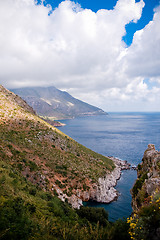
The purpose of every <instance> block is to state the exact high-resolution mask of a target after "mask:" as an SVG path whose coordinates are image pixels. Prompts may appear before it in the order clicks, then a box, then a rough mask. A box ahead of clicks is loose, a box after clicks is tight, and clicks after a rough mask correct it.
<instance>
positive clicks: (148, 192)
mask: <svg viewBox="0 0 160 240" xmlns="http://www.w3.org/2000/svg"><path fill="white" fill-rule="evenodd" d="M132 207H133V214H132V217H131V218H130V219H128V223H130V235H131V237H132V239H135V240H139V239H144V240H159V239H160V152H158V151H157V150H156V149H155V146H154V145H153V144H149V145H148V149H147V150H146V151H145V153H144V156H143V159H142V163H141V164H139V165H138V171H137V180H136V182H135V184H134V186H133V188H132Z"/></svg>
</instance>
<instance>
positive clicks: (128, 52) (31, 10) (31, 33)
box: [0, 0, 160, 110]
mask: <svg viewBox="0 0 160 240" xmlns="http://www.w3.org/2000/svg"><path fill="white" fill-rule="evenodd" d="M143 7H144V2H143V1H142V0H141V1H140V2H137V3H135V0H119V1H118V2H117V5H116V6H115V8H114V9H113V10H99V11H98V12H97V13H94V12H92V11H91V10H88V9H82V8H81V7H80V5H78V4H75V3H73V2H71V1H64V2H62V3H61V4H60V5H59V7H58V8H56V9H55V10H54V11H53V12H52V14H51V15H50V16H49V15H48V12H49V11H50V8H47V7H44V6H43V5H38V6H37V5H35V3H34V1H33V0H5V1H0V53H1V54H0V69H1V71H0V81H1V83H2V84H3V85H5V86H6V87H8V88H12V87H21V86H40V85H41V86H46V85H48V86H50V85H54V86H56V87H58V88H61V89H68V90H69V91H70V93H72V94H73V95H74V96H76V97H79V98H81V99H83V100H86V101H88V102H90V103H92V104H95V105H97V106H99V107H103V108H105V110H108V109H109V110H117V106H119V107H121V110H123V109H124V108H125V109H126V110H127V109H129V108H130V107H132V109H134V106H136V105H137V103H138V101H139V106H140V107H141V108H142V107H143V106H144V104H143V103H142V102H143V101H144V99H151V100H152V103H153V102H154V101H157V99H159V98H158V94H159V88H158V87H157V86H156V89H151V90H148V88H147V85H146V84H145V83H144V82H143V80H144V79H145V78H146V77H148V78H151V79H152V80H151V81H157V82H159V79H160V72H159V71H160V68H159V67H158V66H160V54H159V52H160V33H159V31H158V29H159V27H160V20H159V19H160V18H159V15H160V11H159V9H157V10H156V13H155V15H154V19H153V21H152V22H151V23H150V24H149V25H148V26H146V27H145V29H143V30H142V31H141V32H137V33H136V34H135V36H134V40H133V44H132V45H131V47H129V48H128V49H127V48H126V46H125V44H124V42H123V41H122V37H123V36H124V35H125V25H126V24H127V23H129V22H131V21H134V22H136V21H137V20H138V19H139V18H140V17H141V14H142V9H143ZM153 36H154V38H153ZM155 44H156V47H155ZM158 51H159V52H158ZM149 94H151V96H152V95H153V94H154V97H151V96H150V98H148V96H149ZM147 101H149V100H147ZM147 103H148V104H149V102H147ZM117 104H118V105H117ZM148 109H149V107H148ZM157 109H159V106H157Z"/></svg>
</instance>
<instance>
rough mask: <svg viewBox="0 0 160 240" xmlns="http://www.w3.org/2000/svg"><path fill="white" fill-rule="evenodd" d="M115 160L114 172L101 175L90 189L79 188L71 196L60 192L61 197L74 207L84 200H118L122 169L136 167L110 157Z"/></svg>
mask: <svg viewBox="0 0 160 240" xmlns="http://www.w3.org/2000/svg"><path fill="white" fill-rule="evenodd" d="M108 158H110V159H111V160H112V161H114V164H115V168H114V170H113V171H112V172H108V173H107V174H106V176H104V177H100V178H99V179H98V182H97V183H93V184H92V185H90V188H89V190H88V191H82V190H79V189H77V190H76V191H75V194H73V195H72V196H71V197H68V196H67V195H65V194H63V193H62V192H58V195H59V198H60V199H61V200H62V201H65V199H66V198H67V201H68V202H69V203H70V204H71V205H72V207H73V208H80V206H82V205H83V202H87V201H96V202H100V203H110V202H112V201H114V200H117V198H118V196H119V195H120V193H119V192H118V191H117V190H116V189H115V186H116V184H117V181H118V180H119V179H120V177H121V173H122V170H130V169H135V167H134V166H131V164H129V163H128V162H127V161H123V160H119V159H118V158H114V157H108Z"/></svg>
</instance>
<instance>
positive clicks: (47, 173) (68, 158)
mask: <svg viewBox="0 0 160 240" xmlns="http://www.w3.org/2000/svg"><path fill="white" fill-rule="evenodd" d="M0 90H1V91H0V99H1V102H0V104H1V106H0V107H1V111H0V148H1V156H2V155H3V156H2V157H5V161H6V162H8V163H10V164H12V165H14V167H15V168H16V169H18V170H19V171H21V173H22V174H23V176H25V177H27V178H28V180H29V181H31V182H32V183H34V184H36V185H38V186H39V187H42V188H43V189H46V190H49V189H51V188H52V186H51V185H52V184H56V185H57V187H58V188H61V189H62V191H65V190H67V189H68V188H71V190H70V191H69V193H68V194H69V195H70V196H71V195H72V194H73V193H74V189H75V188H77V185H76V182H79V185H78V189H80V190H81V191H84V190H89V189H90V186H91V185H92V184H93V182H97V181H98V178H99V177H102V176H105V175H106V173H107V172H108V171H112V170H113V169H114V163H113V162H112V161H111V160H110V159H108V158H107V157H104V156H102V155H100V154H98V153H95V152H93V151H91V150H90V149H87V148H86V147H84V146H82V145H81V144H79V143H77V142H76V141H74V140H73V139H71V138H70V137H68V136H66V135H65V134H64V133H62V132H61V131H59V130H58V129H56V128H54V127H53V126H51V125H49V124H48V123H47V122H45V121H43V120H42V119H40V118H39V117H38V116H36V115H34V114H33V110H32V111H31V112H29V110H30V107H29V106H28V105H27V104H26V103H25V102H23V100H22V99H20V98H19V97H18V96H16V95H14V94H12V93H11V92H9V91H8V90H5V89H4V88H3V87H1V89H0ZM17 99H18V103H17ZM56 179H58V180H59V181H60V183H59V184H57V183H58V182H55V181H56ZM63 180H66V184H65V185H63V184H62V182H63ZM70 180H74V183H73V182H71V181H70ZM71 184H73V186H71ZM67 192H68V191H67Z"/></svg>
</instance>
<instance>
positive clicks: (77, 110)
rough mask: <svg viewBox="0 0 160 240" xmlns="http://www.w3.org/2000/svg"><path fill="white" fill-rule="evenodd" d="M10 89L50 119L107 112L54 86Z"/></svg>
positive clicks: (37, 111)
mask: <svg viewBox="0 0 160 240" xmlns="http://www.w3.org/2000/svg"><path fill="white" fill-rule="evenodd" d="M11 91H12V92H14V93H15V94H17V95H19V96H20V97H22V98H23V99H24V100H25V101H26V102H27V103H28V104H29V105H30V106H31V107H32V108H33V109H34V110H35V111H36V113H37V114H38V115H40V116H43V117H48V118H50V119H52V120H54V119H66V118H74V117H79V116H94V115H106V114H107V113H106V112H104V111H103V110H102V109H100V108H97V107H94V106H92V105H90V104H87V103H85V102H82V101H80V100H78V99H76V98H74V97H72V96H71V95H70V94H69V93H67V92H65V91H60V90H59V89H57V88H55V87H27V88H17V89H11Z"/></svg>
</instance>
